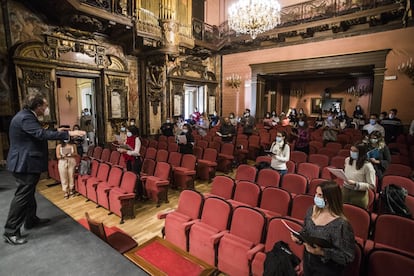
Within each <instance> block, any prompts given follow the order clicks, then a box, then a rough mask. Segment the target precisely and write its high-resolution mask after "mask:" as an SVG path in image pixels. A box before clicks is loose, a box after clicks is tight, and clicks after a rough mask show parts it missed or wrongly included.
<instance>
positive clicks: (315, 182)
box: [307, 178, 328, 196]
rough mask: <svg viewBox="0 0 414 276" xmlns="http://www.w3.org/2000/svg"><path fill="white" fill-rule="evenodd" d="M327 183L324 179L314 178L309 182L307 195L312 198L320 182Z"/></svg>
mask: <svg viewBox="0 0 414 276" xmlns="http://www.w3.org/2000/svg"><path fill="white" fill-rule="evenodd" d="M325 181H328V180H327V179H325V178H314V179H312V180H311V181H310V182H309V185H308V192H307V194H308V195H312V196H314V195H315V194H316V187H318V185H319V184H321V183H322V182H325Z"/></svg>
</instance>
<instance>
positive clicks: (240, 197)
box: [228, 181, 261, 207]
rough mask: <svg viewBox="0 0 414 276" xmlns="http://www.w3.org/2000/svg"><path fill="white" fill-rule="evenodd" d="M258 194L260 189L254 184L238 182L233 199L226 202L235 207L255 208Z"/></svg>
mask: <svg viewBox="0 0 414 276" xmlns="http://www.w3.org/2000/svg"><path fill="white" fill-rule="evenodd" d="M260 194H261V189H260V187H259V185H257V184H256V183H253V182H249V181H239V182H237V183H236V189H235V190H234V196H233V199H229V200H228V202H229V203H230V204H231V205H233V206H235V207H237V206H240V205H247V206H251V207H257V206H258V203H259V198H260Z"/></svg>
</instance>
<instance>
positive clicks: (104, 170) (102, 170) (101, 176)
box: [96, 163, 111, 181]
mask: <svg viewBox="0 0 414 276" xmlns="http://www.w3.org/2000/svg"><path fill="white" fill-rule="evenodd" d="M110 169H111V167H110V166H109V165H108V164H107V163H100V164H99V168H98V173H97V174H96V178H97V179H98V180H100V181H106V180H107V179H108V174H109V170H110Z"/></svg>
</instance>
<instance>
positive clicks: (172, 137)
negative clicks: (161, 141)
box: [167, 136, 175, 143]
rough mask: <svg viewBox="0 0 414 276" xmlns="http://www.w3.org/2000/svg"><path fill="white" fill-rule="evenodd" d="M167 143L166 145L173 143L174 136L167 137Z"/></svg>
mask: <svg viewBox="0 0 414 276" xmlns="http://www.w3.org/2000/svg"><path fill="white" fill-rule="evenodd" d="M167 142H168V143H175V136H168V138H167Z"/></svg>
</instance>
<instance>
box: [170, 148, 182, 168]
mask: <svg viewBox="0 0 414 276" xmlns="http://www.w3.org/2000/svg"><path fill="white" fill-rule="evenodd" d="M182 157H183V155H182V154H181V153H179V152H176V151H171V152H170V154H169V155H168V164H170V165H171V166H173V167H179V166H180V165H181V158H182Z"/></svg>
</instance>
